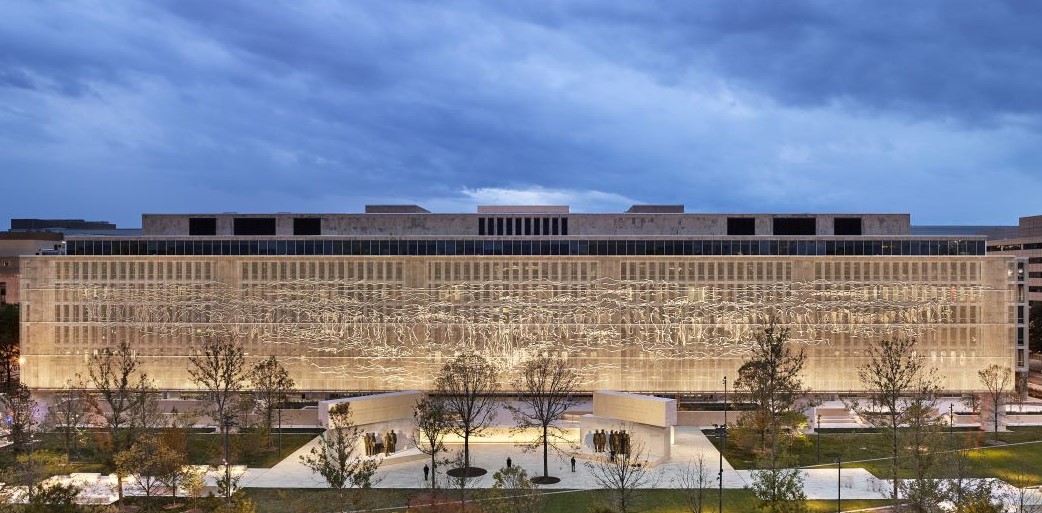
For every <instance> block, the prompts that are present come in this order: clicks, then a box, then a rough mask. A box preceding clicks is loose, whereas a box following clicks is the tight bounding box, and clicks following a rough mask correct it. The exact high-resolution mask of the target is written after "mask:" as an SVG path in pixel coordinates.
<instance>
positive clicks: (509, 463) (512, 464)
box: [507, 456, 514, 468]
mask: <svg viewBox="0 0 1042 513" xmlns="http://www.w3.org/2000/svg"><path fill="white" fill-rule="evenodd" d="M513 466H514V462H513V461H510V456H507V468H510V467H513Z"/></svg>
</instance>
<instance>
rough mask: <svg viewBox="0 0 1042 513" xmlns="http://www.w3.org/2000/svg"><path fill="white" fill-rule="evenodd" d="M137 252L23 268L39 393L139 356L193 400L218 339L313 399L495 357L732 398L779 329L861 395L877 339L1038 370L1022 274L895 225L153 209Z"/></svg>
mask: <svg viewBox="0 0 1042 513" xmlns="http://www.w3.org/2000/svg"><path fill="white" fill-rule="evenodd" d="M142 221H143V231H142V234H141V235H140V236H127V237H69V238H68V239H67V250H66V254H64V255H56V256H34V257H28V258H26V259H25V260H26V264H25V270H24V274H23V284H22V286H23V289H22V290H23V299H22V304H23V309H22V311H23V340H22V355H24V356H25V358H26V364H25V366H24V367H23V370H22V372H23V374H22V375H23V380H24V381H25V382H26V383H27V384H29V385H30V386H31V387H33V388H42V389H49V388H57V387H60V386H61V385H62V383H63V382H64V380H65V379H66V378H67V377H69V376H71V375H73V374H74V373H76V372H81V373H82V372H85V370H86V362H87V359H88V357H89V355H91V354H93V353H94V352H96V351H98V350H99V349H101V348H104V347H107V346H112V345H115V344H116V343H118V342H120V341H123V340H126V341H128V342H130V343H131V344H132V346H133V347H134V348H135V350H136V351H137V354H138V355H139V356H140V357H141V358H142V360H143V362H144V363H145V366H146V370H147V371H148V373H149V374H150V375H151V376H152V377H154V378H155V379H156V380H157V381H158V384H159V386H160V387H161V388H163V389H166V390H171V391H177V390H190V389H192V388H193V384H192V383H191V381H190V379H189V376H188V374H187V372H186V368H187V366H188V362H187V358H188V356H189V355H190V354H192V352H193V351H194V347H195V346H196V345H197V344H199V343H200V342H201V341H202V340H205V339H206V338H208V337H217V336H231V337H234V338H235V339H236V340H239V341H241V342H242V343H243V344H244V346H245V348H246V351H247V352H248V354H249V357H250V358H251V359H262V358H266V357H268V356H269V355H275V356H277V357H279V358H280V359H281V360H282V362H283V364H284V365H285V366H286V367H287V368H288V369H290V371H291V372H292V374H293V378H294V380H295V381H296V382H297V384H298V386H299V387H300V388H301V389H302V390H308V391H316V392H321V391H378V390H401V389H426V388H429V387H430V384H431V377H432V376H433V375H434V374H435V373H436V371H437V369H438V368H439V367H440V366H441V365H442V364H443V363H444V362H445V360H446V359H447V358H450V357H452V356H453V355H454V354H456V353H458V352H460V351H467V350H476V351H480V352H482V353H483V354H485V355H487V356H488V357H490V358H491V359H492V360H493V361H495V362H496V363H497V365H499V367H500V369H501V372H502V374H503V376H502V377H503V379H502V382H503V383H504V384H505V385H507V388H509V385H508V384H509V381H510V377H511V375H512V372H513V369H514V368H516V366H517V365H518V364H519V363H521V362H523V361H525V360H526V359H528V358H531V357H533V356H535V355H538V354H554V355H557V356H559V357H560V358H564V359H567V361H568V362H569V363H571V364H572V365H573V366H574V368H575V369H576V370H578V371H579V372H580V374H581V376H582V379H583V387H584V389H585V390H598V389H615V390H626V391H646V392H683V393H696V392H702V391H718V390H719V389H720V388H721V378H722V377H723V376H731V377H733V376H735V374H736V370H737V368H738V366H740V365H741V363H742V362H743V361H744V360H745V359H746V358H747V356H748V352H747V351H748V347H749V345H750V343H751V341H752V338H753V336H754V335H755V334H756V333H757V332H759V331H761V330H762V329H763V327H764V326H765V325H766V324H767V323H769V322H771V321H772V320H773V321H774V322H776V323H778V324H779V325H780V326H782V327H785V328H787V329H788V330H789V334H790V339H791V340H792V341H793V342H794V343H795V344H797V345H798V347H800V348H802V349H803V350H804V351H805V352H806V354H807V356H808V360H807V365H806V368H805V374H806V376H805V378H806V382H807V384H808V385H809V386H811V387H812V388H813V389H815V390H816V391H835V392H847V391H858V390H859V389H860V388H861V384H860V383H859V382H858V379H857V372H856V370H857V367H858V366H859V365H860V364H862V363H863V362H864V358H865V355H866V349H867V346H868V345H869V344H871V343H873V342H874V341H876V340H879V339H880V338H886V337H914V338H916V339H917V340H918V341H919V351H920V352H921V353H922V354H923V355H924V356H925V357H927V359H928V363H929V365H931V366H933V367H935V368H936V369H937V370H938V371H939V372H938V375H939V376H941V379H942V383H941V384H942V386H943V387H944V388H945V389H947V390H952V391H962V390H973V389H976V388H978V386H979V385H978V382H977V371H978V370H980V369H981V368H983V367H985V366H988V365H990V364H999V365H1003V366H1007V367H1011V368H1015V369H1018V370H1021V371H1023V370H1026V363H1027V362H1026V356H1027V355H1026V349H1027V345H1026V334H1027V331H1026V324H1025V323H1026V319H1025V317H1026V307H1025V305H1026V299H1025V292H1024V286H1025V282H1024V279H1025V277H1024V273H1025V261H1024V260H1022V259H1017V258H1013V257H1009V256H989V255H987V254H986V246H985V241H984V238H983V237H975V236H944V235H931V236H913V235H910V230H909V217H908V216H907V215H899V214H898V215H894V214H883V215H880V214H850V215H839V214H806V215H788V214H786V215H771V214H748V215H738V214H733V215H727V214H688V213H684V211H683V207H680V206H635V207H633V208H631V209H630V210H629V211H627V212H625V213H619V214H575V213H571V212H570V211H569V209H568V208H567V207H531V206H528V207H479V209H478V212H477V213H474V214H432V213H429V212H427V211H425V210H423V209H421V208H419V207H416V206H370V207H367V209H366V213H363V214H271V215H263V214H253V215H240V214H216V215H149V214H146V215H144V216H143V218H142Z"/></svg>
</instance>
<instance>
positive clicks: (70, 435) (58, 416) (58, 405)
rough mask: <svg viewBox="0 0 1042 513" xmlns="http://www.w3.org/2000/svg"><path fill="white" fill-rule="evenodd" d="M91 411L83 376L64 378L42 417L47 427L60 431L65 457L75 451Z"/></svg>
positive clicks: (68, 456)
mask: <svg viewBox="0 0 1042 513" xmlns="http://www.w3.org/2000/svg"><path fill="white" fill-rule="evenodd" d="M93 411H94V410H93V407H92V406H91V397H90V395H89V394H88V393H87V385H86V383H84V381H83V376H80V375H79V374H77V375H76V377H75V378H70V379H67V380H65V384H64V385H62V388H61V390H59V391H58V393H57V394H55V397H54V402H53V403H51V405H50V407H48V408H47V416H46V417H45V418H44V423H45V424H47V426H48V429H50V430H53V431H59V432H61V435H62V445H63V446H64V447H65V457H67V458H71V457H72V455H73V454H75V453H76V452H77V450H78V448H79V441H80V437H81V435H82V433H83V430H84V426H85V425H86V424H89V423H90V422H91V416H92V415H91V413H92V412H93Z"/></svg>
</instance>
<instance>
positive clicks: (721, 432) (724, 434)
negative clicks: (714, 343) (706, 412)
mask: <svg viewBox="0 0 1042 513" xmlns="http://www.w3.org/2000/svg"><path fill="white" fill-rule="evenodd" d="M716 433H717V436H721V437H722V440H721V441H720V474H719V475H718V476H717V479H718V480H719V481H720V483H719V485H720V494H719V495H718V496H717V499H718V501H719V504H718V505H717V507H718V508H719V513H724V451H725V450H726V449H727V376H724V423H723V425H721V426H720V427H719V428H717V432H716Z"/></svg>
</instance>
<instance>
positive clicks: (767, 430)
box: [735, 320, 809, 460]
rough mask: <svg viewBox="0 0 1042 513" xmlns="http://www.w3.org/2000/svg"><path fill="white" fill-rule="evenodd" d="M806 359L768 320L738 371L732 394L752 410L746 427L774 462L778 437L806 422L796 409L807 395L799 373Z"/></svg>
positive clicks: (782, 330) (777, 452) (786, 334)
mask: <svg viewBox="0 0 1042 513" xmlns="http://www.w3.org/2000/svg"><path fill="white" fill-rule="evenodd" d="M805 361H806V355H805V354H804V353H803V350H802V349H801V350H799V351H793V350H792V348H791V347H790V344H789V330H788V329H787V328H778V327H777V326H776V325H775V323H774V321H773V320H772V321H771V323H770V325H768V326H767V327H766V328H764V330H763V331H762V332H760V333H757V334H756V338H755V341H754V343H753V346H752V355H751V356H750V358H749V360H747V361H746V362H745V363H743V364H742V366H741V367H739V368H738V379H737V380H736V381H735V391H736V392H738V393H739V394H740V395H741V396H742V397H743V398H744V399H745V400H746V401H748V402H750V403H752V404H753V405H755V408H756V409H755V410H753V411H752V412H750V414H749V415H746V416H744V418H743V420H744V419H745V418H747V419H748V421H747V422H749V424H748V426H749V428H750V429H752V430H753V431H754V432H755V433H756V434H757V435H758V437H759V440H760V451H761V452H762V453H765V454H768V455H769V456H770V459H772V460H774V459H777V457H778V456H780V453H781V449H782V448H781V447H780V446H779V443H780V437H781V435H782V434H783V431H784V430H788V429H791V428H793V427H795V426H797V425H799V424H800V423H802V422H805V421H806V418H805V417H804V416H803V414H802V413H801V410H802V408H801V407H800V405H799V401H801V400H802V399H803V398H804V397H805V396H806V395H807V392H808V391H809V390H808V389H807V388H805V387H804V386H803V379H802V378H801V377H800V372H801V371H802V370H803V365H804V362H805Z"/></svg>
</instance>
